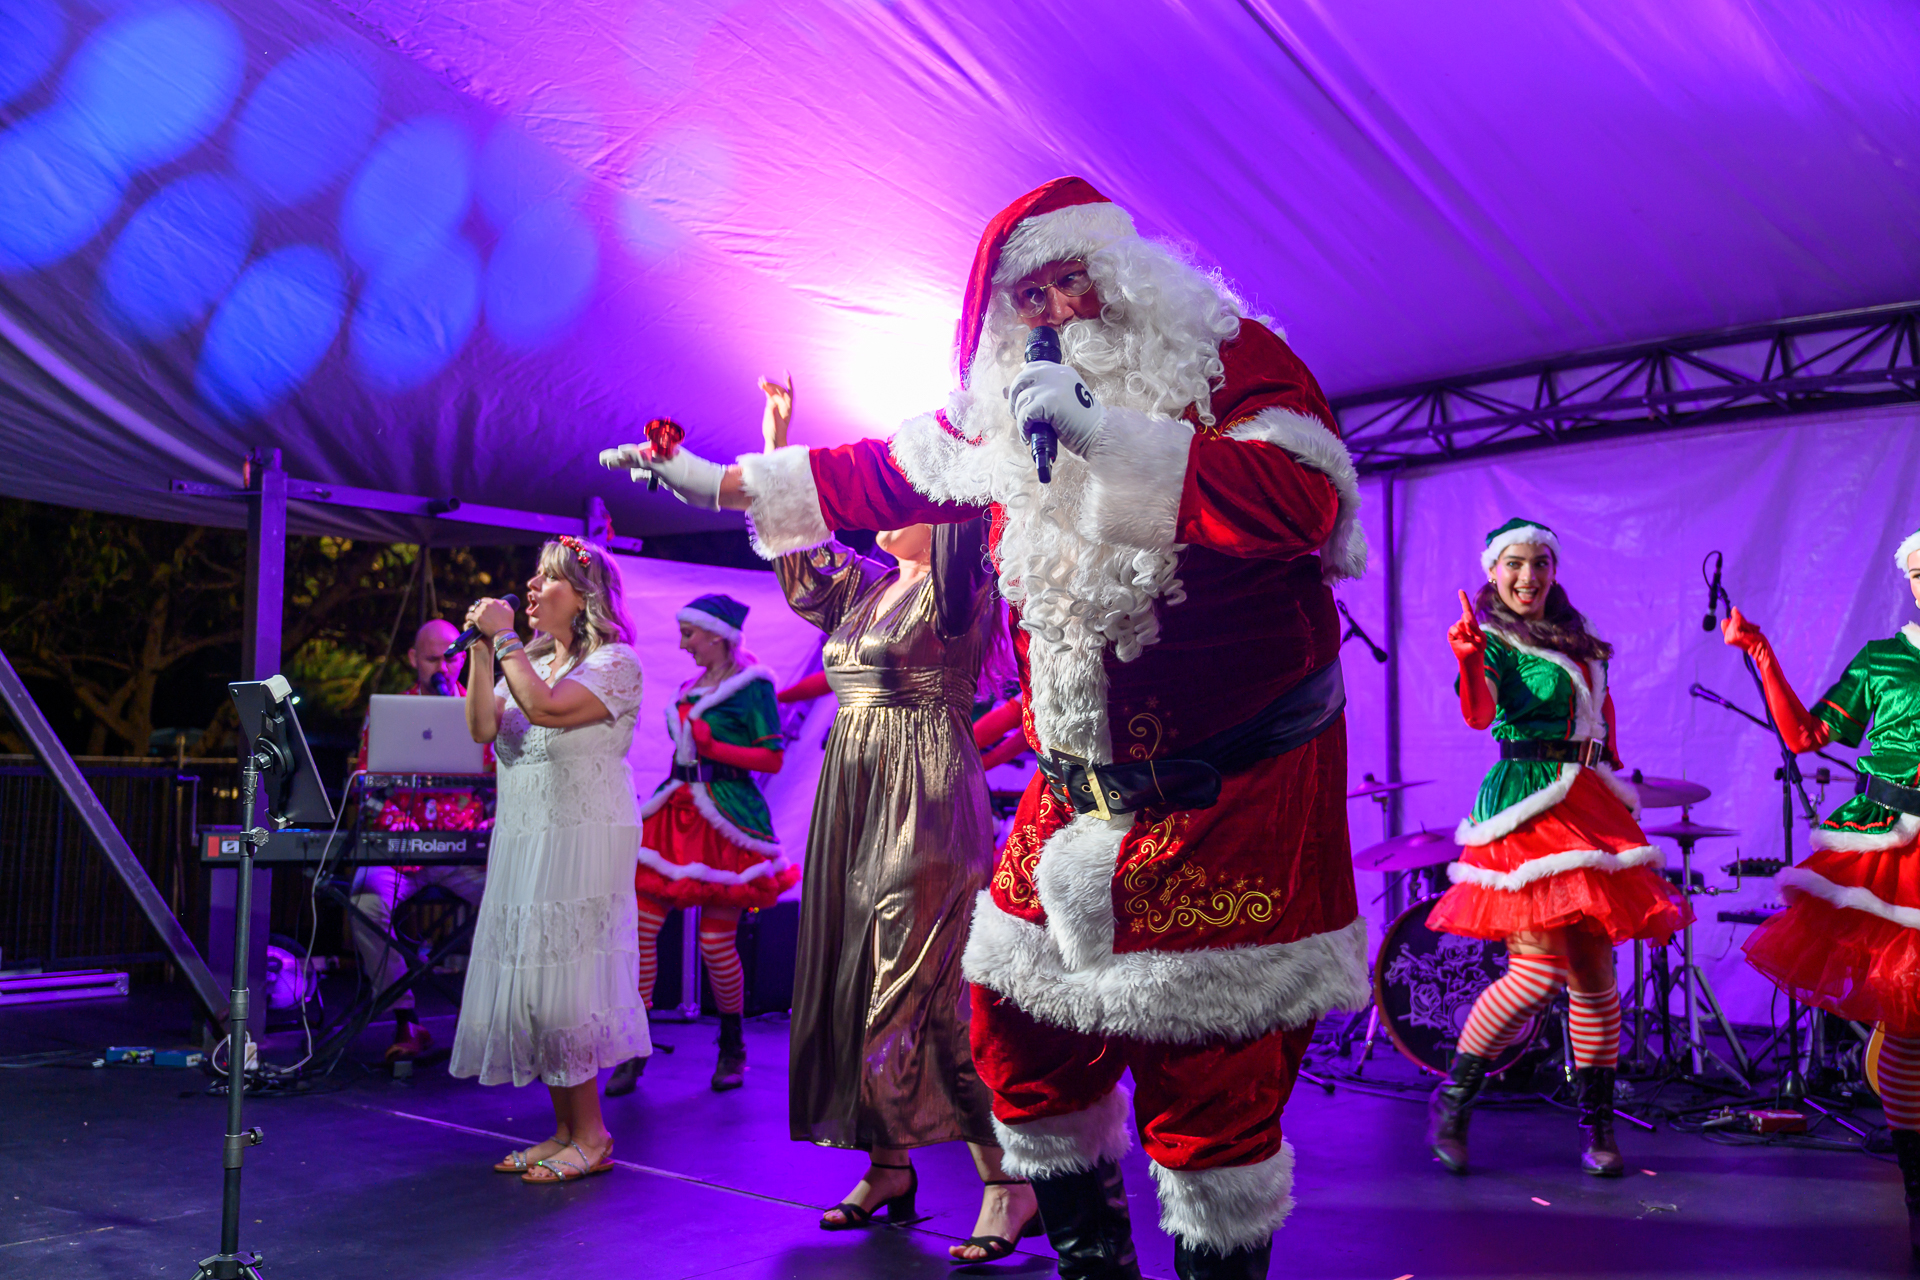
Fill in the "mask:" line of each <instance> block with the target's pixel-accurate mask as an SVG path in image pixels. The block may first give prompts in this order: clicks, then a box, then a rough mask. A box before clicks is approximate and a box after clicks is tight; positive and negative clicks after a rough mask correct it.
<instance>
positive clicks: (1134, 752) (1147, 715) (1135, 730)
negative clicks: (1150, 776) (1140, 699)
mask: <svg viewBox="0 0 1920 1280" xmlns="http://www.w3.org/2000/svg"><path fill="white" fill-rule="evenodd" d="M1127 732H1128V733H1129V734H1130V735H1132V736H1133V737H1135V738H1139V739H1141V741H1139V742H1136V743H1134V744H1133V745H1132V746H1130V747H1128V748H1127V756H1128V758H1129V759H1133V760H1150V759H1152V758H1153V757H1154V756H1156V755H1158V754H1159V752H1160V744H1161V742H1163V741H1165V739H1166V736H1167V729H1166V726H1165V725H1164V724H1162V723H1161V722H1160V717H1159V716H1157V715H1154V714H1153V713H1152V712H1151V711H1142V712H1141V713H1140V714H1139V715H1137V716H1135V717H1134V718H1133V719H1131V720H1129V721H1127ZM1149 732H1151V733H1152V734H1153V741H1152V742H1147V741H1145V739H1146V736H1147V734H1148V733H1149Z"/></svg>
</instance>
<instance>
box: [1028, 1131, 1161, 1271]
mask: <svg viewBox="0 0 1920 1280" xmlns="http://www.w3.org/2000/svg"><path fill="white" fill-rule="evenodd" d="M1033 1197H1034V1199H1036V1200H1038V1201H1039V1202H1040V1222H1041V1225H1043V1226H1045V1227H1046V1229H1047V1239H1048V1240H1049V1241H1051V1242H1052V1244H1053V1251H1054V1252H1055V1253H1057V1254H1059V1255H1060V1280H1140V1264H1139V1263H1138V1262H1137V1261H1135V1259H1134V1254H1133V1223H1132V1222H1131V1221H1130V1220H1129V1219H1128V1217H1127V1188H1126V1185H1125V1184H1124V1183H1122V1182H1121V1180H1120V1166H1119V1165H1118V1164H1116V1163H1115V1162H1114V1161H1112V1160H1102V1161H1101V1162H1100V1163H1099V1164H1097V1165H1095V1166H1094V1167H1093V1168H1092V1169H1090V1170H1088V1171H1086V1172H1085V1173H1060V1174H1055V1175H1054V1176H1053V1177H1050V1178H1035V1179H1034V1180H1033Z"/></svg>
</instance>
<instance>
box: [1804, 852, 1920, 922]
mask: <svg viewBox="0 0 1920 1280" xmlns="http://www.w3.org/2000/svg"><path fill="white" fill-rule="evenodd" d="M1773 882H1774V884H1776V885H1778V886H1779V887H1780V888H1781V890H1782V891H1785V890H1788V889H1791V890H1793V891H1794V892H1796V893H1804V894H1809V895H1811V896H1813V897H1815V898H1819V899H1820V900H1821V901H1823V902H1830V903H1832V904H1833V905H1834V906H1836V907H1845V908H1848V909H1850V910H1853V911H1864V912H1866V913H1867V914H1868V915H1870V916H1879V917H1880V918H1881V919H1882V920H1890V921H1892V922H1893V923H1894V924H1897V925H1899V926H1900V927H1901V928H1903V929H1920V910H1915V909H1914V908H1913V907H1900V906H1895V905H1894V904H1893V903H1891V902H1887V901H1885V900H1883V899H1882V898H1880V897H1879V896H1878V895H1876V894H1874V893H1873V892H1871V891H1870V890H1867V889H1862V888H1859V887H1857V886H1854V885H1838V884H1835V883H1834V882H1833V881H1831V880H1829V879H1827V878H1826V877H1825V876H1823V875H1821V874H1820V873H1819V872H1817V871H1809V870H1807V869H1806V868H1805V867H1788V868H1786V869H1785V870H1783V871H1782V872H1780V874H1779V875H1777V876H1775V877H1774V878H1773Z"/></svg>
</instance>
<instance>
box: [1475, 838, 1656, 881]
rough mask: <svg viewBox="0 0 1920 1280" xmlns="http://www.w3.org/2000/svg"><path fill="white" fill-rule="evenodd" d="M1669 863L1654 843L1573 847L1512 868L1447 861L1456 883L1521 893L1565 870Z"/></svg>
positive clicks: (1604, 869)
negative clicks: (1617, 849)
mask: <svg viewBox="0 0 1920 1280" xmlns="http://www.w3.org/2000/svg"><path fill="white" fill-rule="evenodd" d="M1665 865H1667V855H1666V854H1664V853H1662V852H1660V850H1658V849H1656V848H1654V847H1653V846H1652V845H1650V844H1643V845H1641V846H1640V847H1639V848H1637V849H1624V850H1622V851H1621V852H1619V853H1608V852H1606V851H1605V850H1602V849H1569V850H1568V851H1567V852H1565V853H1550V854H1548V855H1547V856H1546V857H1544V858H1534V859H1533V860H1531V861H1529V862H1523V863H1521V864H1520V865H1519V866H1517V867H1515V868H1514V869H1513V870H1511V871H1495V870H1493V869H1492V868H1491V867H1475V866H1469V865H1468V864H1467V863H1464V862H1451V863H1448V864H1447V879H1449V880H1451V881H1453V883H1455V884H1476V885H1479V886H1480V887H1481V888H1482V889H1503V890H1505V891H1506V892H1508V893H1518V892H1519V891H1520V890H1522V889H1524V888H1526V887H1527V886H1528V885H1530V884H1532V883H1534V882H1535V881H1537V880H1545V879H1546V878H1547V877H1549V876H1557V875H1559V874H1560V873H1561V872H1563V871H1578V870H1580V869H1581V868H1583V867H1584V868H1588V869H1591V870H1594V871H1608V872H1612V871H1625V870H1627V869H1628V868H1629V867H1653V868H1654V869H1655V870H1658V869H1659V868H1661V867H1664V866H1665Z"/></svg>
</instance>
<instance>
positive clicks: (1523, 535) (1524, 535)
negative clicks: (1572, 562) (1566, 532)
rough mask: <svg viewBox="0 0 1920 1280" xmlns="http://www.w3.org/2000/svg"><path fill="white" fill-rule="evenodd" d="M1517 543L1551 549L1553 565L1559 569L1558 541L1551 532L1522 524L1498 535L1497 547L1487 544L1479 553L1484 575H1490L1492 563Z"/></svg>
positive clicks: (1533, 525) (1536, 526)
mask: <svg viewBox="0 0 1920 1280" xmlns="http://www.w3.org/2000/svg"><path fill="white" fill-rule="evenodd" d="M1519 542H1531V543H1533V544H1534V545H1535V546H1541V547H1552V548H1553V564H1554V567H1555V568H1559V566H1560V539H1559V538H1557V537H1555V536H1554V533H1553V530H1551V529H1542V528H1541V527H1540V526H1539V525H1537V524H1523V525H1521V526H1520V527H1519V528H1518V529H1509V530H1507V531H1506V532H1505V533H1503V534H1501V535H1500V544H1499V545H1498V546H1495V545H1494V544H1493V543H1488V544H1487V545H1486V547H1485V549H1483V550H1482V551H1481V552H1480V568H1481V569H1482V570H1483V571H1484V572H1486V573H1492V572H1493V562H1494V561H1495V560H1498V559H1499V558H1500V553H1501V552H1502V551H1505V550H1506V549H1507V548H1508V547H1511V546H1513V545H1514V544H1515V543H1519Z"/></svg>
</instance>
